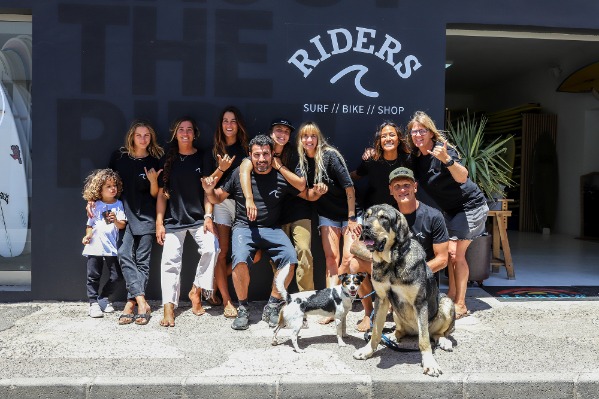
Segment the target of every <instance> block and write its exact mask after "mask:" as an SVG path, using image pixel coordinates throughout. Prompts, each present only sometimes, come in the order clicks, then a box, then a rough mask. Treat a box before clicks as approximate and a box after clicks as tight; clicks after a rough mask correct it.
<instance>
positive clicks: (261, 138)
mask: <svg viewBox="0 0 599 399" xmlns="http://www.w3.org/2000/svg"><path fill="white" fill-rule="evenodd" d="M255 145H257V146H259V147H264V146H265V145H267V146H269V147H270V152H271V153H272V151H273V150H274V148H275V143H274V141H272V139H271V138H270V137H268V136H267V135H265V134H259V135H257V136H256V137H254V138H253V139H251V140H250V144H249V148H250V151H251V150H252V147H253V146H255Z"/></svg>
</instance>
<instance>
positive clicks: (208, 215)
mask: <svg viewBox="0 0 599 399" xmlns="http://www.w3.org/2000/svg"><path fill="white" fill-rule="evenodd" d="M206 218H210V219H212V220H214V217H213V216H212V214H211V213H206V214H205V215H204V219H206Z"/></svg>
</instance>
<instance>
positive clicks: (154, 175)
mask: <svg viewBox="0 0 599 399" xmlns="http://www.w3.org/2000/svg"><path fill="white" fill-rule="evenodd" d="M144 172H146V177H147V178H148V181H149V182H150V183H152V184H157V183H158V176H160V174H161V173H162V169H160V170H159V171H158V172H157V171H156V170H155V169H154V168H151V169H150V170H148V169H146V167H145V166H144Z"/></svg>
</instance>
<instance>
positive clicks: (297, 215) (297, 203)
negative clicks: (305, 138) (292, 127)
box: [281, 148, 312, 224]
mask: <svg viewBox="0 0 599 399" xmlns="http://www.w3.org/2000/svg"><path fill="white" fill-rule="evenodd" d="M288 158H289V159H288V160H287V162H286V163H285V166H286V167H287V169H289V170H290V171H292V172H293V171H296V168H297V166H298V162H299V157H298V155H297V150H296V149H295V148H294V149H293V150H292V151H290V154H289V157H288ZM296 173H297V171H296ZM311 218H312V203H311V202H310V201H307V200H305V199H303V198H300V197H298V196H297V195H288V196H287V198H285V206H284V207H283V209H282V210H281V224H287V223H291V222H296V221H298V220H301V219H311Z"/></svg>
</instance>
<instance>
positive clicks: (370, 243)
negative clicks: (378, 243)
mask: <svg viewBox="0 0 599 399" xmlns="http://www.w3.org/2000/svg"><path fill="white" fill-rule="evenodd" d="M364 245H374V240H364Z"/></svg>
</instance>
